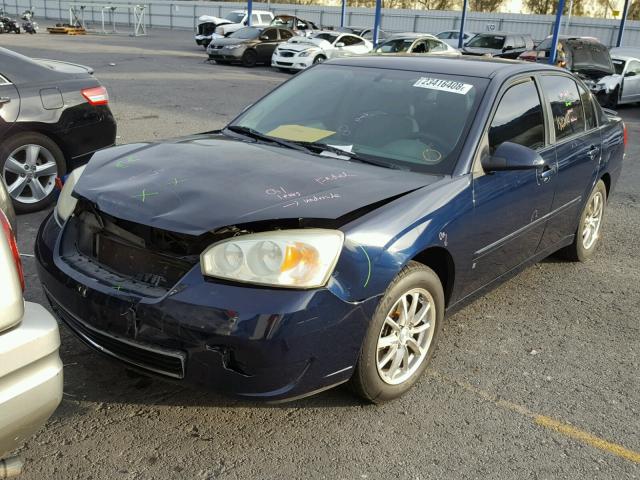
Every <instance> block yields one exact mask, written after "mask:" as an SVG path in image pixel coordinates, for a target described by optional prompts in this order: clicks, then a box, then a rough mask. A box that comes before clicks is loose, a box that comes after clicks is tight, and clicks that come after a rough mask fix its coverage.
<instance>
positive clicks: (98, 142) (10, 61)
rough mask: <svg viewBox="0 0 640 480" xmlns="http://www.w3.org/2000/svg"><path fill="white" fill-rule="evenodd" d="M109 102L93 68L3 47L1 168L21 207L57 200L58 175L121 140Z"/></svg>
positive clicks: (36, 206) (35, 207)
mask: <svg viewBox="0 0 640 480" xmlns="http://www.w3.org/2000/svg"><path fill="white" fill-rule="evenodd" d="M108 103H109V97H108V93H107V90H106V88H105V87H103V86H102V85H101V84H100V82H99V81H98V80H97V79H96V78H95V77H94V76H93V70H92V69H91V68H89V67H85V66H82V65H76V64H71V63H66V62H61V61H57V60H42V59H31V58H29V57H26V56H24V55H21V54H18V53H16V52H13V51H11V50H7V49H5V48H1V47H0V171H1V172H2V176H3V178H4V180H5V182H6V184H7V189H8V191H9V194H10V195H11V197H12V199H13V203H14V206H15V209H16V211H17V212H18V213H27V212H34V211H37V210H40V209H42V208H44V207H46V206H48V205H49V204H51V202H52V201H53V199H54V198H55V181H56V177H62V176H64V175H65V173H67V172H70V171H71V170H73V169H74V168H76V167H78V166H80V165H82V164H84V163H86V162H87V161H88V159H89V158H90V157H91V155H92V154H93V153H94V152H95V151H97V150H99V149H101V148H105V147H109V146H111V145H113V144H114V143H115V139H116V121H115V119H114V118H113V115H112V113H111V110H110V109H109V106H108Z"/></svg>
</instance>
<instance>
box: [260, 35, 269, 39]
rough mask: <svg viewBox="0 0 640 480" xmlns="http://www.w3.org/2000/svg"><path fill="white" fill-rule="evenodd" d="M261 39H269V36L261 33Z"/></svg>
mask: <svg viewBox="0 0 640 480" xmlns="http://www.w3.org/2000/svg"><path fill="white" fill-rule="evenodd" d="M260 40H269V37H267V36H266V35H260Z"/></svg>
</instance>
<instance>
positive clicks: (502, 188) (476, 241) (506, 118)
mask: <svg viewBox="0 0 640 480" xmlns="http://www.w3.org/2000/svg"><path fill="white" fill-rule="evenodd" d="M503 142H513V143H517V144H520V145H523V146H525V147H528V148H531V149H532V150H535V151H537V152H538V153H539V154H540V156H541V157H542V158H543V159H544V160H545V163H546V165H545V167H542V168H540V169H537V170H512V171H503V172H494V173H486V172H484V170H483V169H482V166H481V159H482V157H484V156H485V155H491V154H492V153H493V152H494V151H495V150H496V148H497V147H498V146H499V145H500V144H502V143H503ZM555 162H556V160H555V149H554V147H553V145H551V144H550V143H549V135H548V132H547V123H546V121H545V112H544V108H543V102H542V101H541V98H540V95H539V87H538V85H537V84H536V82H535V80H534V78H532V77H529V76H527V77H522V78H518V79H517V80H514V81H513V83H512V84H510V85H508V86H507V87H506V89H505V90H503V93H502V94H501V96H500V97H499V101H498V104H497V107H496V110H495V112H494V113H493V118H492V120H491V123H490V127H489V129H488V131H487V132H486V134H485V138H484V140H483V145H482V148H481V153H480V155H479V158H477V159H476V163H475V167H474V174H473V176H474V179H473V197H474V214H473V230H472V231H471V232H470V235H469V241H470V242H473V245H474V247H473V248H474V253H473V258H472V271H473V275H472V280H471V282H470V290H469V291H468V292H469V293H470V292H472V291H475V290H476V289H478V288H480V287H482V286H484V285H486V284H488V283H490V282H491V281H492V280H494V279H496V278H498V277H499V276H501V275H503V274H505V273H507V272H508V271H510V270H512V269H513V268H515V267H517V266H518V265H520V264H521V263H523V262H524V261H526V260H527V259H529V258H530V257H532V256H533V255H534V254H535V252H536V249H537V247H538V244H539V242H540V239H541V238H542V235H543V233H544V230H545V224H546V215H547V213H549V210H550V208H551V204H552V201H553V193H554V187H555V178H554V177H555V175H554V173H555V168H556V164H555Z"/></svg>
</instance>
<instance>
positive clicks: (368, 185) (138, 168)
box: [74, 135, 440, 235]
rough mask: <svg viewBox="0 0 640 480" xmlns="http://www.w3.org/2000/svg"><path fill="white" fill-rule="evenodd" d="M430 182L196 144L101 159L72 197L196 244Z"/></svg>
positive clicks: (336, 212) (141, 148)
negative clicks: (230, 230) (231, 230)
mask: <svg viewBox="0 0 640 480" xmlns="http://www.w3.org/2000/svg"><path fill="white" fill-rule="evenodd" d="M439 178H440V177H437V176H429V175H423V174H419V173H415V172H409V171H403V170H391V169H388V168H383V167H377V166H373V165H367V164H362V163H356V162H350V161H346V160H343V159H338V158H332V157H326V156H317V155H311V154H307V153H304V152H300V151H296V150H290V149H286V148H281V147H274V146H271V145H265V144H260V143H254V142H246V141H240V140H234V139H231V138H229V137H225V136H222V135H199V136H195V137H189V138H185V139H180V140H176V141H173V142H169V143H158V144H137V145H128V146H121V147H115V148H112V149H108V150H103V151H101V152H99V153H98V154H96V155H95V156H94V157H93V159H92V160H91V161H90V162H89V164H88V165H87V167H86V169H85V171H84V174H83V175H82V176H81V177H80V180H79V181H78V183H77V185H76V187H75V189H74V192H75V195H76V196H80V197H83V198H85V199H87V200H89V201H91V202H92V203H94V204H95V205H97V207H98V209H99V210H100V211H102V212H105V213H107V214H109V215H112V216H114V217H117V218H121V219H124V220H129V221H132V222H136V223H141V224H145V225H149V226H153V227H156V228H160V229H164V230H169V231H173V232H180V233H185V234H191V235H199V234H202V233H204V232H207V231H211V230H215V229H217V228H220V227H224V226H229V225H235V224H240V223H249V222H255V221H262V220H276V219H292V218H293V219H298V218H307V219H313V218H317V219H337V218H338V217H341V216H343V215H345V214H347V213H350V212H353V211H354V210H357V209H359V208H362V207H366V206H369V205H371V204H373V203H376V202H380V201H383V200H386V199H389V198H391V197H395V196H398V195H401V194H403V193H406V192H409V191H412V190H415V189H417V188H420V187H423V186H425V185H428V184H431V183H434V182H435V181H437V180H438V179H439Z"/></svg>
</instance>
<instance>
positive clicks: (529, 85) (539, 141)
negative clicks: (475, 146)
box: [489, 79, 545, 153]
mask: <svg viewBox="0 0 640 480" xmlns="http://www.w3.org/2000/svg"><path fill="white" fill-rule="evenodd" d="M504 142H513V143H517V144H519V145H523V146H525V147H529V148H531V149H533V150H536V149H539V148H542V147H544V145H545V130H544V115H543V113H542V105H541V103H540V97H539V95H538V89H537V88H536V85H535V83H534V82H533V80H530V79H529V80H527V81H524V82H522V83H518V84H516V85H514V86H512V87H510V88H509V89H508V90H507V91H506V92H505V93H504V95H503V96H502V98H501V99H500V104H499V105H498V109H497V110H496V113H495V115H494V116H493V120H492V121H491V127H490V128H489V149H490V152H491V153H493V152H494V151H495V150H496V148H498V146H500V144H501V143H504Z"/></svg>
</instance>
